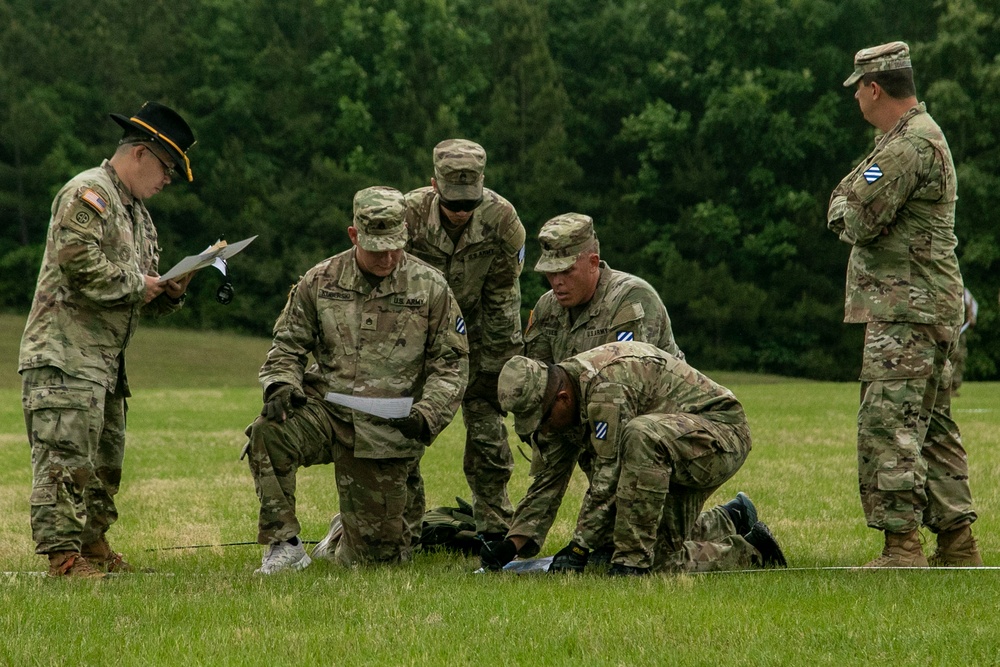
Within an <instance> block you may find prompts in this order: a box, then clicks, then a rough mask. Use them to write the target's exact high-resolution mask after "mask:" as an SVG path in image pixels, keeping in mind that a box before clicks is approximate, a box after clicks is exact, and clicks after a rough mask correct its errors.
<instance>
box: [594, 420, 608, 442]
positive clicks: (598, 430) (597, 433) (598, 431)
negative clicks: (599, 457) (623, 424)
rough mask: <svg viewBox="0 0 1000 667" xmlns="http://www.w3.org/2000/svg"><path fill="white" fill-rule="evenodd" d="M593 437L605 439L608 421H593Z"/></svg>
mask: <svg viewBox="0 0 1000 667" xmlns="http://www.w3.org/2000/svg"><path fill="white" fill-rule="evenodd" d="M594 437H595V438H597V439H598V440H605V439H607V437H608V422H597V421H595V422H594Z"/></svg>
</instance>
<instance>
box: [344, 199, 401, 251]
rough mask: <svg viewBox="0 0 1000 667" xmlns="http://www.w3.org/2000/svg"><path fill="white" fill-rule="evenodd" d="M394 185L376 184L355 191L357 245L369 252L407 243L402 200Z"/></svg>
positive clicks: (396, 248) (393, 247) (397, 248)
mask: <svg viewBox="0 0 1000 667" xmlns="http://www.w3.org/2000/svg"><path fill="white" fill-rule="evenodd" d="M400 195H401V193H400V192H399V190H396V189H395V188H389V187H385V186H382V185H376V186H374V187H371V188H365V189H364V190H359V191H358V192H356V193H355V194H354V206H353V208H354V219H353V224H354V228H355V229H356V230H357V232H358V245H360V246H361V247H362V248H363V249H365V250H368V251H370V252H385V251H387V250H399V249H401V248H402V247H403V246H405V245H406V224H405V222H404V221H403V201H402V197H401V196H400Z"/></svg>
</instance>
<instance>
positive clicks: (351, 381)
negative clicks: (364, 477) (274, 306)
mask: <svg viewBox="0 0 1000 667" xmlns="http://www.w3.org/2000/svg"><path fill="white" fill-rule="evenodd" d="M464 330H465V324H464V322H463V320H462V314H461V312H460V311H459V308H458V304H457V303H456V302H455V298H454V296H453V295H452V292H451V290H450V289H449V288H448V284H447V283H446V282H445V281H444V278H443V277H442V276H441V274H440V273H439V272H438V271H436V270H434V269H433V268H432V267H430V266H428V265H427V264H425V263H424V262H421V261H420V260H419V259H417V258H415V257H413V256H411V255H407V254H405V253H404V254H403V257H402V259H401V260H400V262H399V264H398V265H397V266H396V268H395V269H394V270H393V272H392V273H390V274H389V275H388V276H386V277H385V278H384V279H383V280H382V282H381V284H380V285H379V286H378V287H377V288H374V289H373V288H372V287H371V285H370V284H369V283H368V281H367V280H366V279H365V277H364V275H363V274H362V273H361V271H360V269H358V265H357V262H356V261H355V259H354V249H353V248H352V249H351V250H347V251H345V252H342V253H340V254H339V255H335V256H333V257H331V258H329V259H326V260H324V261H322V262H320V263H319V264H317V265H316V266H314V267H313V268H311V269H310V270H309V271H307V272H306V274H305V275H304V276H303V277H302V278H301V279H300V280H299V282H298V283H297V284H296V285H295V286H294V287H293V288H292V291H291V292H290V293H289V295H288V303H287V304H286V305H285V308H284V310H283V311H282V312H281V315H280V316H279V317H278V320H277V322H275V325H274V342H273V344H272V345H271V349H270V351H269V352H268V353H267V360H266V361H265V362H264V365H263V366H262V367H261V369H260V382H261V385H262V386H263V387H264V390H265V392H266V390H267V388H268V387H269V386H270V385H272V384H275V383H285V384H291V385H293V386H295V387H299V388H303V389H305V388H309V389H310V390H311V391H310V392H309V393H311V394H313V395H315V394H318V395H320V396H326V394H327V393H328V392H337V393H341V394H350V395H354V396H365V397H372V398H399V397H403V396H412V397H413V400H414V408H415V409H417V410H419V411H420V413H421V414H422V415H423V417H424V418H425V419H426V420H427V425H428V426H429V427H430V432H431V436H432V437H434V436H437V434H438V433H440V432H441V431H442V430H443V429H444V427H445V426H447V425H448V423H449V422H450V421H451V420H452V418H453V417H454V416H455V411H456V410H458V405H459V401H460V400H461V397H462V393H463V392H464V391H465V385H466V382H467V381H468V374H469V361H468V352H469V348H468V343H467V342H466V339H465V335H464ZM310 353H312V355H313V358H314V360H315V362H314V363H313V364H311V365H309V367H308V368H307V367H306V364H307V357H308V355H309V354H310ZM338 410H339V413H340V414H341V416H342V418H343V419H344V420H345V421H348V422H353V424H354V431H355V438H354V442H353V443H344V444H346V445H348V446H351V445H353V446H354V454H355V456H357V457H358V458H371V459H379V458H397V457H412V456H417V455H419V454H420V453H421V452H422V451H423V447H424V445H423V444H422V443H421V442H420V441H419V440H409V439H406V438H404V437H403V436H402V435H401V434H400V433H399V431H398V430H396V429H395V428H392V427H390V426H389V425H388V424H385V423H384V422H380V420H378V419H376V418H373V417H371V416H370V415H367V414H365V413H362V412H357V411H352V410H350V409H348V408H338V409H335V410H334V412H335V414H336V413H338Z"/></svg>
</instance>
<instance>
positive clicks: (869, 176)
mask: <svg viewBox="0 0 1000 667" xmlns="http://www.w3.org/2000/svg"><path fill="white" fill-rule="evenodd" d="M880 178H882V168H881V167H879V166H878V164H873V165H872V166H870V167H868V168H867V169H865V180H866V181H868V185H871V184H872V183H874V182H875V181H877V180H878V179H880Z"/></svg>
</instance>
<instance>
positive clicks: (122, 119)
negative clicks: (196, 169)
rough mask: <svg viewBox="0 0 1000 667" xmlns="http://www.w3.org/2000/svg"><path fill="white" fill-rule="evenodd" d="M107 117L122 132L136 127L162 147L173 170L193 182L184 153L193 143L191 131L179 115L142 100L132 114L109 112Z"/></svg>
mask: <svg viewBox="0 0 1000 667" xmlns="http://www.w3.org/2000/svg"><path fill="white" fill-rule="evenodd" d="M109 115H110V116H111V120H113V121H115V122H116V123H118V124H119V125H121V126H122V127H123V128H124V129H125V131H126V132H128V131H130V130H139V131H140V132H142V133H145V134H148V135H149V136H150V138H151V139H153V140H154V141H155V142H156V143H158V144H159V145H160V146H162V147H163V149H164V150H165V151H167V153H169V154H170V157H172V158H173V159H174V162H175V163H176V164H177V169H178V171H180V172H181V173H182V174H184V176H185V177H186V178H187V180H188V181H189V182H190V181H193V180H194V175H193V174H192V173H191V161H190V160H188V156H187V152H188V150H189V149H190V148H191V147H192V146H194V133H193V132H191V128H190V127H189V126H188V124H187V123H186V122H185V121H184V119H183V118H181V115H180V114H179V113H177V112H176V111H174V110H173V109H171V108H170V107H168V106H164V105H162V104H160V103H159V102H146V103H145V104H143V105H142V108H141V109H139V111H137V112H136V113H135V115H133V116H131V117H129V116H123V115H122V114H120V113H113V114H109Z"/></svg>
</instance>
